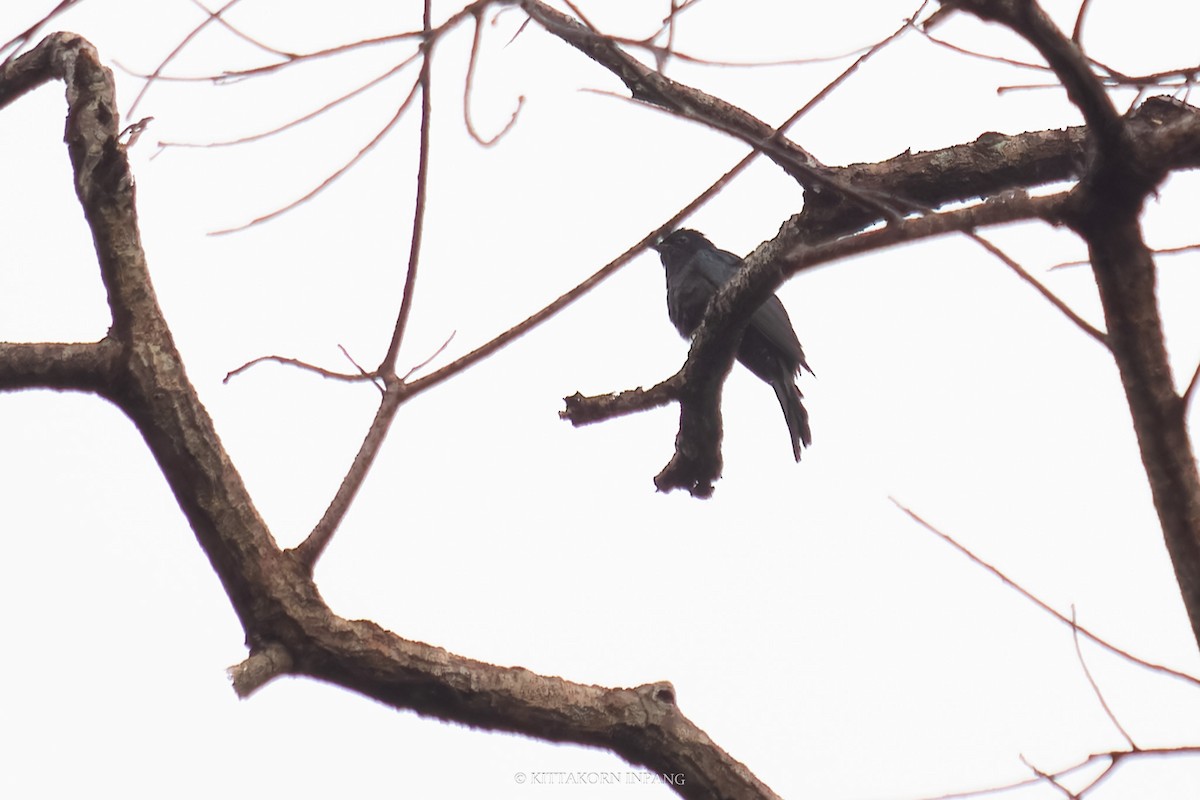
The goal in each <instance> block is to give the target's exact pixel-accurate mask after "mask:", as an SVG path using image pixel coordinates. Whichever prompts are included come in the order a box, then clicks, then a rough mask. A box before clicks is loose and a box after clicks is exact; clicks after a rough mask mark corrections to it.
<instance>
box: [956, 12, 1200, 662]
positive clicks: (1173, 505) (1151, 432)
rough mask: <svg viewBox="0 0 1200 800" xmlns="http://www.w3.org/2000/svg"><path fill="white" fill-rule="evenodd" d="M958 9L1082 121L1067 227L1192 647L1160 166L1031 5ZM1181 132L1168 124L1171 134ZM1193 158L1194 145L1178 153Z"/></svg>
mask: <svg viewBox="0 0 1200 800" xmlns="http://www.w3.org/2000/svg"><path fill="white" fill-rule="evenodd" d="M958 5H959V6H960V7H962V8H964V9H966V10H969V11H971V12H972V13H975V14H977V15H979V16H980V17H982V18H984V19H992V20H997V21H1000V22H1002V23H1004V24H1005V25H1008V26H1009V27H1010V28H1012V29H1013V30H1014V31H1015V32H1016V33H1017V34H1019V35H1021V36H1023V37H1024V38H1026V39H1027V40H1028V41H1029V42H1030V43H1031V44H1032V45H1033V46H1034V47H1036V48H1038V50H1039V52H1041V53H1042V55H1043V57H1045V58H1046V59H1047V61H1048V63H1049V64H1050V67H1051V68H1052V69H1053V70H1054V72H1055V73H1056V74H1057V75H1058V77H1059V80H1061V81H1062V82H1063V85H1064V86H1066V87H1067V91H1068V94H1069V96H1070V97H1071V99H1072V100H1073V101H1074V102H1075V104H1076V105H1077V106H1078V107H1079V109H1080V111H1081V112H1082V113H1083V115H1084V118H1085V119H1086V120H1087V122H1088V128H1089V134H1090V148H1089V158H1088V160H1087V164H1088V167H1087V170H1086V172H1085V174H1084V175H1083V177H1082V179H1081V181H1080V185H1079V188H1078V194H1079V202H1078V203H1077V204H1076V206H1075V208H1074V209H1072V212H1071V214H1070V215H1069V216H1068V217H1067V222H1068V223H1069V224H1070V225H1071V227H1072V228H1073V229H1074V230H1075V231H1076V232H1078V233H1079V235H1080V236H1082V237H1083V239H1084V240H1085V241H1086V242H1087V246H1088V252H1089V254H1090V257H1091V263H1092V270H1093V272H1094V273H1095V276H1096V284H1097V286H1098V288H1099V290H1100V302H1101V304H1102V305H1103V307H1104V317H1105V322H1106V325H1107V329H1108V343H1109V346H1110V348H1111V350H1112V353H1113V357H1114V359H1115V360H1116V363H1117V369H1118V370H1119V372H1120V375H1121V383H1122V385H1123V386H1124V388H1125V396H1126V399H1127V400H1128V402H1129V410H1130V413H1131V414H1132V416H1133V426H1134V430H1135V431H1136V433H1137V439H1138V445H1139V447H1140V449H1141V455H1142V463H1143V465H1144V466H1145V469H1146V476H1147V478H1148V479H1149V481H1150V490H1151V493H1152V495H1153V497H1154V505H1155V509H1156V510H1157V512H1158V517H1159V521H1160V523H1161V525H1162V529H1163V535H1164V538H1165V540H1166V545H1167V551H1168V553H1169V554H1170V556H1171V563H1172V565H1173V566H1174V568H1175V576H1176V579H1177V580H1178V581H1179V588H1180V591H1181V592H1182V595H1183V601H1184V605H1185V606H1186V607H1187V611H1188V616H1189V618H1190V620H1191V624H1192V631H1193V635H1194V636H1195V638H1196V640H1197V642H1198V643H1200V473H1198V472H1197V468H1196V458H1195V455H1194V453H1193V452H1192V443H1191V438H1190V437H1189V436H1188V430H1187V423H1186V414H1185V411H1186V408H1185V404H1184V401H1183V398H1181V397H1180V396H1179V394H1178V393H1177V392H1176V390H1175V382H1174V379H1173V377H1172V375H1171V367H1170V363H1169V361H1168V359H1167V348H1166V342H1165V339H1164V337H1163V326H1162V319H1161V317H1160V316H1159V312H1158V300H1157V297H1156V294H1155V284H1156V277H1157V276H1156V273H1155V266H1154V259H1153V256H1152V254H1151V252H1150V248H1149V247H1147V245H1146V242H1145V241H1144V239H1143V237H1142V229H1141V222H1140V217H1141V212H1142V207H1143V204H1144V203H1145V199H1146V197H1147V196H1148V195H1149V194H1150V193H1151V192H1152V191H1154V189H1155V187H1156V186H1157V185H1158V183H1159V182H1160V181H1161V180H1162V179H1163V178H1164V177H1165V176H1166V175H1167V171H1168V168H1169V167H1168V165H1165V164H1163V163H1162V162H1161V160H1160V159H1158V158H1155V157H1154V155H1155V154H1153V153H1151V152H1149V151H1147V150H1146V149H1144V148H1142V147H1139V146H1138V140H1137V137H1136V135H1135V132H1134V131H1133V129H1132V127H1131V126H1129V125H1127V124H1126V122H1125V121H1124V120H1123V119H1121V118H1119V117H1117V116H1116V112H1115V111H1113V110H1112V105H1111V103H1110V102H1109V100H1108V97H1107V95H1105V94H1104V89H1103V87H1102V86H1101V85H1100V81H1099V79H1098V78H1097V77H1096V76H1094V75H1092V73H1091V72H1090V71H1089V70H1088V69H1087V67H1086V64H1085V63H1084V62H1083V59H1082V56H1081V54H1079V51H1078V48H1076V47H1075V45H1074V44H1073V43H1071V42H1070V40H1069V39H1067V37H1066V36H1065V35H1064V34H1063V33H1062V32H1061V31H1059V30H1058V29H1057V28H1055V27H1054V25H1053V24H1052V23H1051V22H1050V21H1049V19H1048V18H1046V16H1045V15H1044V14H1043V13H1042V12H1041V10H1040V9H1039V8H1038V7H1037V5H1036V4H1035V3H1033V2H1031V0H1024V2H1017V0H969V1H968V2H961V3H959V4H958ZM1180 127H1182V126H1179V125H1172V126H1169V128H1170V131H1171V134H1172V135H1175V134H1178V132H1179V128H1180ZM1185 149H1186V150H1187V152H1188V153H1189V154H1191V155H1192V156H1193V157H1194V154H1195V153H1196V151H1197V144H1196V143H1195V142H1192V143H1191V144H1190V146H1188V147H1186V148H1185Z"/></svg>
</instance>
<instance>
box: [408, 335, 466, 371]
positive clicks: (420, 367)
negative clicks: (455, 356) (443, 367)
mask: <svg viewBox="0 0 1200 800" xmlns="http://www.w3.org/2000/svg"><path fill="white" fill-rule="evenodd" d="M456 333H457V331H451V332H450V335H449V336H447V337H446V341H444V342H442V345H441V347H439V348H438V349H437V350H434V351H433V353H432V354H431V355H430V356H429V358H427V359H425V360H424V361H422V362H421V363H420V364H417V365H416V366H414V367H413V368H412V369H410V370H409V371H408V372H406V373H404V377H403V378H401V379H400V380H402V381H407V380H408V379H409V378H411V377H412V376H413V375H414V374H415V373H417V372H420V371H421V370H423V369H425V367H427V366H429V365H430V364H431V363H432V362H433V360H434V359H435V358H437V357H438V356H440V355H441V354H442V353H443V352H444V351H445V349H446V348H447V347H449V346H450V342H452V341H454V334H456Z"/></svg>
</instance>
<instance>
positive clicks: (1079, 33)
mask: <svg viewBox="0 0 1200 800" xmlns="http://www.w3.org/2000/svg"><path fill="white" fill-rule="evenodd" d="M1091 4H1092V0H1083V2H1081V3H1080V4H1079V13H1078V14H1076V15H1075V28H1074V29H1073V30H1072V31H1071V41H1072V42H1074V43H1075V44H1076V45H1077V46H1079V48H1080V49H1081V50H1082V49H1083V42H1082V40H1083V20H1084V18H1085V17H1086V16H1087V12H1088V6H1090V5H1091Z"/></svg>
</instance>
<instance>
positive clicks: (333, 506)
mask: <svg viewBox="0 0 1200 800" xmlns="http://www.w3.org/2000/svg"><path fill="white" fill-rule="evenodd" d="M432 5H433V2H432V0H425V4H424V14H423V17H422V28H423V30H424V31H425V34H426V36H428V35H429V33H430V31H432V29H433V23H432V18H433V8H432ZM433 45H434V42H433V40H432V38H426V40H425V42H424V43H423V44H422V45H421V48H422V61H421V74H420V77H419V78H418V80H417V85H416V87H414V91H416V90H417V89H418V88H419V89H420V92H421V131H420V145H419V150H418V155H417V188H416V200H415V202H414V206H415V208H414V211H413V227H412V238H411V240H410V244H409V251H408V270H407V273H406V275H405V279H404V293H403V295H402V296H401V299H400V311H399V313H398V314H397V317H396V325H395V327H394V328H393V330H392V338H391V342H390V343H389V344H388V350H387V354H386V355H385V356H384V357H383V362H382V363H381V364H380V365H379V369H378V370H377V372H378V373H379V375H380V376H382V378H383V382H384V387H385V388H384V391H383V400H382V402H381V403H380V404H379V409H378V411H376V413H375V418H374V419H373V420H372V421H371V426H370V427H369V428H368V429H367V434H366V436H365V437H364V438H363V443H362V445H361V446H360V447H359V449H358V452H357V453H356V454H355V456H354V461H353V462H351V464H350V469H349V470H347V472H346V475H345V477H343V478H342V482H341V484H339V486H338V490H337V492H336V493H335V494H334V496H333V499H332V500H331V501H330V503H329V505H328V506H327V507H326V509H325V513H324V514H323V515H322V516H321V519H320V520H319V521H318V522H317V524H316V526H315V527H313V529H312V531H311V532H310V533H309V534H308V536H307V537H306V538H305V539H304V541H303V542H301V543H300V544H299V546H297V547H296V548H295V551H294V552H295V554H296V557H297V558H298V559H299V560H300V563H302V564H304V565H305V567H307V568H308V570H309V571H310V572H311V571H312V569H313V567H314V566H315V565H316V563H317V559H319V558H320V557H321V554H322V553H323V552H325V548H327V547H328V546H329V543H330V542H331V541H332V540H333V536H334V534H335V533H337V530H338V526H340V525H341V523H342V520H343V519H345V517H346V512H348V511H349V510H350V506H351V505H352V504H353V502H354V498H355V497H356V496H357V495H358V491H359V489H361V488H362V485H363V482H364V481H365V480H366V479H367V474H368V473H369V472H370V471H371V467H372V465H374V463H375V459H376V457H377V456H378V455H379V451H380V449H381V448H382V447H383V442H384V440H385V439H386V438H387V435H388V431H390V430H391V427H392V421H393V420H394V419H395V418H396V412H397V411H399V409H400V406H401V405H402V404H403V403H404V400H405V399H406V398H407V397H408V392H407V391H406V388H405V385H404V382H403V381H401V380H400V379H399V378H397V377H396V358H397V356H398V354H399V352H400V342H401V341H402V340H403V338H404V330H405V327H406V325H407V323H408V317H409V313H410V311H411V310H412V303H413V297H414V290H415V287H416V282H417V264H418V263H419V262H420V257H421V235H422V233H423V232H424V227H425V226H424V220H425V199H426V187H427V185H428V179H429V138H430V137H429V130H430V123H431V122H432V116H433V106H432V100H431V98H430V86H431V79H430V76H431V73H432V64H433ZM412 97H413V95H412V94H410V95H409V96H408V99H406V100H405V101H404V103H403V105H402V107H401V110H400V112H397V116H396V118H395V119H399V114H400V113H403V108H404V107H405V106H407V105H408V104H409V102H411V100H412ZM395 119H394V120H393V123H394V121H395ZM391 124H392V123H389V127H390V125H391Z"/></svg>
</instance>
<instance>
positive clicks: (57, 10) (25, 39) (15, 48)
mask: <svg viewBox="0 0 1200 800" xmlns="http://www.w3.org/2000/svg"><path fill="white" fill-rule="evenodd" d="M79 2H81V0H62V2H60V3H59V4H58V5H56V6H55V7H54V8H52V9H50V11H49V12H48V13H47V14H46V15H45V16H44V17H42V18H41V19H39V20H38V21H37V22H35V23H33V24H32V25H30V26H29V27H28V28H26V29H25V30H23V31H21V32H20V33H18V34H17V35H16V36H14V37H13V38H11V39H9V40H8V41H7V42H5V43H4V44H0V53H3V52H4V51H5V50H8V49H10V48H11V49H12V52H11V53H9V54H8V56H7V57H6V58H5V59H4V61H3V62H0V69H4V68H5V67H7V66H8V64H9V62H11V61H12V60H13V59H14V58H16V57H17V56H19V55H20V54H21V48H22V47H23V46H24V45H26V44H28V43H29V42H30V41H31V40H32V39H33V37H34V36H35V35H36V34H37V32H38V31H40V30H41V29H42V28H43V27H45V26H46V24H47V23H48V22H50V20H52V19H54V18H55V17H57V16H58V15H59V14H62V13H63V12H64V11H66V10H67V9H69V8H70V7H71V6H73V5H76V4H77V3H79Z"/></svg>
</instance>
